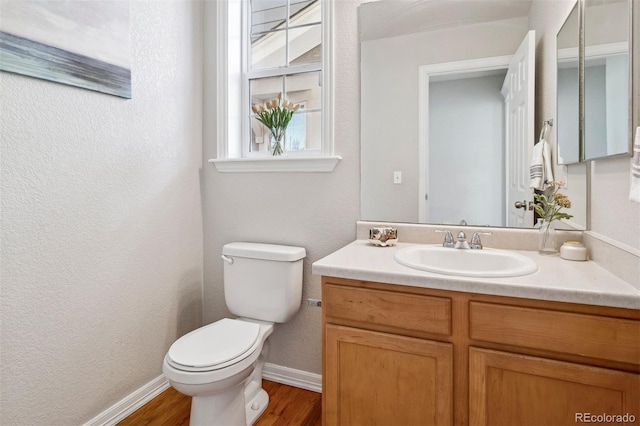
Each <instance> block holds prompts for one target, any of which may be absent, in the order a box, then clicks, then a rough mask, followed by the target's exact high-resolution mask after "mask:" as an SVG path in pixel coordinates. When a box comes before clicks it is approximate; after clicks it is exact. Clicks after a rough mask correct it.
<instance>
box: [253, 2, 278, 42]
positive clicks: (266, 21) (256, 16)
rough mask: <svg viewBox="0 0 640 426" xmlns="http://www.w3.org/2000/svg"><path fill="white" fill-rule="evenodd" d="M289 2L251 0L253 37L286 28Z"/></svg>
mask: <svg viewBox="0 0 640 426" xmlns="http://www.w3.org/2000/svg"><path fill="white" fill-rule="evenodd" d="M286 18H287V0H251V35H252V36H253V35H256V34H259V33H263V32H265V31H271V30H274V29H276V28H278V27H281V28H282V27H284V23H285V20H286Z"/></svg>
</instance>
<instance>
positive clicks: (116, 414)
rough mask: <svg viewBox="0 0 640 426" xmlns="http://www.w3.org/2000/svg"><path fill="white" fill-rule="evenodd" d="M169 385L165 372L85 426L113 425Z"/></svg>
mask: <svg viewBox="0 0 640 426" xmlns="http://www.w3.org/2000/svg"><path fill="white" fill-rule="evenodd" d="M168 387H169V382H168V381H167V378H166V377H164V375H163V374H161V375H160V376H158V377H156V378H155V379H153V380H152V381H150V382H149V383H147V384H146V385H144V386H142V387H141V388H140V389H138V390H136V391H135V392H133V393H131V394H129V395H128V396H126V397H125V398H123V399H122V400H120V401H119V402H117V403H116V404H115V405H113V406H111V407H110V408H108V409H106V410H105V411H103V412H102V413H100V414H98V415H97V416H96V417H94V418H93V419H91V420H89V421H88V422H87V423H85V424H84V425H83V426H113V425H116V424H117V423H118V422H120V421H122V420H124V419H125V418H126V417H127V416H129V415H130V414H131V413H133V412H134V411H136V410H137V409H138V408H140V407H142V406H143V405H144V404H146V403H147V402H149V401H151V400H152V399H153V398H155V397H156V396H158V395H160V394H161V393H162V392H163V391H164V390H166V389H167V388H168Z"/></svg>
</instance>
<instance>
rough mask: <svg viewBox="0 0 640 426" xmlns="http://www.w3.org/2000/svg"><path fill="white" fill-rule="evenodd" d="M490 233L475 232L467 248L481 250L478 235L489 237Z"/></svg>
mask: <svg viewBox="0 0 640 426" xmlns="http://www.w3.org/2000/svg"><path fill="white" fill-rule="evenodd" d="M491 234H492V233H491V232H476V233H474V234H473V236H472V237H471V243H470V244H469V247H471V248H472V249H476V250H482V241H480V235H491Z"/></svg>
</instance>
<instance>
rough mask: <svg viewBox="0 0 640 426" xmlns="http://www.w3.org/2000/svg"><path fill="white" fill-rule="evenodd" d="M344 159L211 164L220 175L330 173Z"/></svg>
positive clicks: (235, 160) (237, 160) (218, 161)
mask: <svg viewBox="0 0 640 426" xmlns="http://www.w3.org/2000/svg"><path fill="white" fill-rule="evenodd" d="M340 160H342V157H338V156H331V157H277V158H273V157H268V158H225V159H217V158H212V159H211V160H209V163H212V164H213V165H214V166H216V169H217V170H218V171H219V172H220V173H255V172H303V173H318V172H320V173H330V172H332V171H333V170H334V169H335V168H336V166H337V165H338V162H339V161H340Z"/></svg>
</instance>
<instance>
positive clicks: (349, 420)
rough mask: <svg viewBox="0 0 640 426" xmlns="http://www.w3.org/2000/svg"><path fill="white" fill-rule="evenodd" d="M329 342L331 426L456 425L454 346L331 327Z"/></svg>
mask: <svg viewBox="0 0 640 426" xmlns="http://www.w3.org/2000/svg"><path fill="white" fill-rule="evenodd" d="M325 339H326V341H325V351H326V352H325V369H324V377H325V388H324V390H323V392H325V395H324V402H325V404H324V416H323V419H324V423H325V424H326V425H345V426H346V425H354V426H355V425H445V424H451V421H452V406H453V403H452V400H453V350H452V346H451V344H449V343H439V342H432V341H429V340H423V339H416V338H411V337H405V336H398V335H393V334H387V333H380V332H375V331H368V330H361V329H356V328H350V327H343V326H336V325H331V324H327V325H326V328H325Z"/></svg>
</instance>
